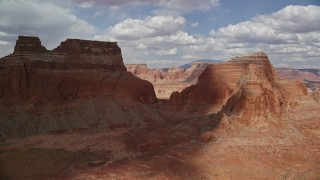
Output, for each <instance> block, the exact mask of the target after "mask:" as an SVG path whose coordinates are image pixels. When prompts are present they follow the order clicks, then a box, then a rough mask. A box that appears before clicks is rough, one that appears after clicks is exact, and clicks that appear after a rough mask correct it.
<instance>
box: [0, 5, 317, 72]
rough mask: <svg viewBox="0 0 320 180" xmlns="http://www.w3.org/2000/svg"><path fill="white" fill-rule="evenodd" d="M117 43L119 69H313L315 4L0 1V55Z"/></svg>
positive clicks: (315, 45) (315, 50)
mask: <svg viewBox="0 0 320 180" xmlns="http://www.w3.org/2000/svg"><path fill="white" fill-rule="evenodd" d="M20 34H21V35H33V36H39V37H40V39H41V40H42V44H43V45H44V46H46V47H47V48H48V49H52V48H54V47H56V46H57V45H58V44H59V43H60V42H61V41H63V40H65V39H66V38H81V39H92V40H101V41H117V42H118V43H119V45H120V47H121V49H122V53H123V57H124V62H125V63H128V64H129V63H143V64H147V65H148V66H149V67H170V66H179V65H181V64H184V63H188V62H190V61H193V60H196V59H219V60H228V59H229V58H231V57H233V56H238V55H244V54H248V53H253V52H255V51H265V52H267V53H268V55H269V58H270V60H271V61H272V63H273V64H274V66H277V67H279V66H282V67H287V66H288V67H296V68H307V67H308V68H309V67H314V68H320V58H319V57H320V0H304V1H301V0H281V1H276V0H242V1H239V0H198V1H194V0H66V1H62V0H28V1H27V0H0V56H1V57H2V56H5V55H8V54H10V53H11V52H12V51H13V47H14V44H15V41H16V39H17V36H18V35H20Z"/></svg>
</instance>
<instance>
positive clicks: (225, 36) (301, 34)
mask: <svg viewBox="0 0 320 180" xmlns="http://www.w3.org/2000/svg"><path fill="white" fill-rule="evenodd" d="M319 22H320V7H319V6H291V5H290V6H287V7H285V8H283V9H281V10H279V11H277V12H275V13H272V14H269V15H260V16H257V17H255V18H253V19H251V20H249V21H245V22H241V23H238V24H233V25H228V26H226V27H222V28H219V29H218V30H212V31H211V32H210V35H211V36H212V39H213V40H212V42H214V43H215V44H220V46H221V48H222V49H225V50H224V53H226V54H227V53H228V54H231V55H233V54H244V53H248V52H252V51H256V50H264V51H267V52H268V53H269V54H270V56H271V57H272V58H274V59H276V60H277V62H276V65H277V63H279V65H280V64H286V63H285V62H288V61H295V62H306V61H310V60H312V61H315V59H316V58H317V57H319V55H320V49H319V47H320V46H319V45H320V43H319V42H320V23H319ZM286 56H287V57H286ZM288 57H289V58H288ZM318 64H319V63H318Z"/></svg>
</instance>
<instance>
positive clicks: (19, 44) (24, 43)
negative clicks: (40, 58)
mask: <svg viewBox="0 0 320 180" xmlns="http://www.w3.org/2000/svg"><path fill="white" fill-rule="evenodd" d="M46 51H47V49H46V48H45V47H44V46H42V45H41V41H40V39H39V38H38V37H35V36H19V37H18V40H17V41H16V45H15V47H14V52H13V54H33V53H43V52H46Z"/></svg>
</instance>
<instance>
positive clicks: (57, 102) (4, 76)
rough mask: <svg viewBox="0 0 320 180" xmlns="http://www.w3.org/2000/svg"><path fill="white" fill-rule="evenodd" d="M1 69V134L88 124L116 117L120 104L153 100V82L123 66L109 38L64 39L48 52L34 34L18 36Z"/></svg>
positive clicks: (124, 119)
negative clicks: (99, 39) (102, 39)
mask: <svg viewBox="0 0 320 180" xmlns="http://www.w3.org/2000/svg"><path fill="white" fill-rule="evenodd" d="M0 68H1V69H0V74H1V76H0V77H1V80H0V92H1V93H0V111H1V114H0V120H1V123H0V126H1V129H2V130H3V131H1V133H0V136H1V138H5V137H12V136H18V135H19V136H20V135H21V136H24V135H28V134H37V133H45V132H49V131H54V130H61V129H62V130H66V129H72V128H87V127H93V126H97V125H98V124H99V123H100V124H101V123H103V122H100V121H101V120H100V119H101V118H102V117H103V116H108V115H110V116H113V115H115V116H117V117H119V115H117V113H115V111H118V112H122V110H121V108H120V107H121V106H122V105H123V104H130V103H131V104H132V103H143V104H152V103H155V102H156V96H155V93H154V89H153V86H152V84H151V83H149V82H148V81H145V80H141V79H139V78H137V77H135V76H133V75H132V74H131V73H129V72H127V71H126V68H125V66H124V64H123V60H122V56H121V49H120V48H119V46H118V45H117V43H113V42H99V41H86V40H78V39H67V40H66V41H64V42H62V43H61V44H60V45H59V46H58V47H57V48H55V49H54V50H52V51H48V50H46V48H45V47H43V46H42V45H41V42H40V40H39V38H37V37H26V36H19V38H18V40H17V43H16V46H15V48H14V52H13V54H11V55H9V56H6V57H4V58H1V59H0ZM99 99H105V101H101V102H100V101H99ZM93 102H95V103H93ZM106 102H108V103H106ZM99 103H100V104H101V105H99ZM109 103H110V105H107V104H109ZM104 106H106V107H104ZM103 111H105V112H103ZM124 114H126V113H124ZM90 116H91V117H90ZM79 119H81V121H79ZM116 119H117V118H116ZM118 119H119V121H115V120H114V118H113V120H110V121H112V122H114V124H116V125H115V126H121V125H128V124H130V123H131V122H127V120H128V119H130V115H128V117H126V118H122V119H121V117H119V118H118ZM23 124H25V125H23ZM110 124H112V123H109V125H110Z"/></svg>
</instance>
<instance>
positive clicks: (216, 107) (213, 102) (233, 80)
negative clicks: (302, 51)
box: [170, 52, 307, 123]
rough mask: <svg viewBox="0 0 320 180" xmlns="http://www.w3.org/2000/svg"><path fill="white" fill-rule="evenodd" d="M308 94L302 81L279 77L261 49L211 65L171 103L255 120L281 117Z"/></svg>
mask: <svg viewBox="0 0 320 180" xmlns="http://www.w3.org/2000/svg"><path fill="white" fill-rule="evenodd" d="M306 95H307V88H306V86H305V85H304V84H303V83H302V82H299V81H287V80H286V81H285V80H280V79H279V78H278V77H277V75H276V73H275V71H274V69H273V67H272V65H271V63H270V61H269V59H268V57H267V55H266V54H265V53H263V52H259V53H254V54H252V55H248V56H243V57H236V58H233V59H231V60H229V61H228V62H226V63H223V64H218V65H209V66H208V67H207V68H206V69H205V70H204V71H203V72H202V74H201V75H200V76H199V80H198V82H197V83H196V84H195V85H193V86H190V87H188V88H186V89H184V90H183V91H182V92H181V93H177V92H176V93H173V94H172V95H171V97H170V102H171V104H172V105H173V106H175V107H177V108H184V109H186V110H189V111H196V110H205V111H209V112H219V111H220V110H221V109H222V107H223V109H222V112H223V113H227V114H228V115H233V116H235V115H237V116H239V117H241V118H242V119H243V120H244V121H248V122H246V123H253V122H252V121H251V119H254V118H255V117H262V118H265V117H267V116H269V115H275V116H280V115H281V113H282V112H283V111H285V110H286V107H287V106H288V105H293V104H294V102H295V100H301V99H302V98H304V97H305V96H306ZM195 105H196V106H195Z"/></svg>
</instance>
